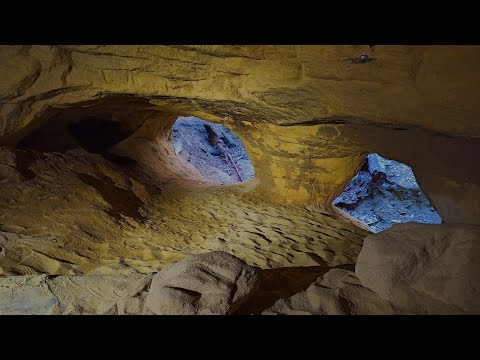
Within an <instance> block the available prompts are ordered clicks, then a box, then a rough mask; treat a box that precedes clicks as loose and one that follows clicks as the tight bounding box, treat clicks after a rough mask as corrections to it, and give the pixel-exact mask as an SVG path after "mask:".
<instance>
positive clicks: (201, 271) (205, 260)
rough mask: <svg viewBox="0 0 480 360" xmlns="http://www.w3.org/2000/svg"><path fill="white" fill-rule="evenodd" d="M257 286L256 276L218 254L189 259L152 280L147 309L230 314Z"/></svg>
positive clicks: (242, 264) (236, 261) (233, 259)
mask: <svg viewBox="0 0 480 360" xmlns="http://www.w3.org/2000/svg"><path fill="white" fill-rule="evenodd" d="M257 287H258V273H257V270H255V269H254V268H253V267H251V266H248V265H247V264H246V263H245V262H243V261H242V260H240V259H237V258H236V257H234V256H232V255H229V254H227V253H225V252H222V251H212V252H210V253H206V254H201V255H194V256H189V257H188V258H185V259H183V260H181V261H179V262H177V263H175V264H173V265H171V266H169V267H167V268H165V269H163V270H162V271H160V272H159V273H158V274H157V275H155V277H154V278H153V280H152V283H151V285H150V290H149V292H148V295H147V299H146V301H147V307H148V308H149V309H150V310H151V311H152V312H154V313H155V314H157V315H226V314H232V313H233V312H235V310H237V309H238V308H239V306H240V305H241V304H242V303H243V302H245V301H246V300H247V299H248V297H250V296H251V295H252V294H253V293H254V292H255V291H256V289H257Z"/></svg>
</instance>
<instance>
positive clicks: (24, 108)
mask: <svg viewBox="0 0 480 360" xmlns="http://www.w3.org/2000/svg"><path fill="white" fill-rule="evenodd" d="M361 54H368V55H369V57H370V59H371V61H369V62H367V63H357V62H356V61H354V59H356V58H358V57H359V55H361ZM479 61H480V47H479V46H376V47H375V50H374V51H373V50H372V49H371V48H370V47H368V46H98V45H97V46H2V47H0V76H1V78H2V82H1V83H0V96H1V104H0V135H2V136H1V137H0V143H1V144H3V145H15V144H17V143H18V142H19V141H20V140H21V139H22V138H23V137H25V136H26V135H28V134H30V133H31V132H32V131H33V129H36V128H39V127H41V126H44V125H45V122H48V121H49V119H50V118H52V116H51V115H49V114H50V113H52V112H60V111H64V110H65V109H68V108H70V107H74V106H78V104H81V103H84V102H88V101H92V100H101V99H104V98H111V97H118V96H120V97H122V96H123V97H128V98H130V97H139V98H142V99H146V101H147V102H148V106H150V105H151V106H152V108H157V110H159V111H161V112H162V113H164V114H172V115H171V116H170V115H164V116H163V115H162V116H159V117H156V116H154V117H151V118H149V119H143V127H140V128H138V127H137V128H136V129H137V130H136V131H137V132H138V133H136V134H134V135H133V136H132V139H129V140H128V139H127V140H125V142H124V143H123V144H119V145H118V146H117V151H119V152H120V153H122V154H124V155H128V156H131V157H133V158H135V159H136V160H137V161H144V163H151V160H148V159H147V158H148V157H146V155H145V153H146V152H145V151H143V150H142V149H145V147H144V146H146V145H145V142H148V144H149V145H148V146H150V147H152V144H153V143H154V142H157V143H156V144H155V145H154V146H153V150H152V152H149V153H151V154H154V153H155V152H157V154H163V155H165V156H170V155H168V154H167V153H168V150H161V151H160V150H158V149H161V148H164V149H167V148H168V145H166V144H167V142H168V136H167V134H168V129H169V127H171V123H172V118H173V117H174V115H175V116H176V115H194V116H197V117H200V118H203V119H205V120H209V121H215V122H221V123H223V124H225V125H227V126H228V127H230V128H231V129H232V130H234V131H235V132H236V133H237V134H238V135H239V136H240V137H241V138H242V140H243V142H244V143H245V145H246V148H247V151H248V153H249V156H250V158H251V160H252V162H253V164H254V166H255V170H256V174H257V180H256V181H257V183H258V185H257V189H256V191H257V192H258V193H259V195H261V196H262V197H265V198H268V199H270V200H271V201H273V202H281V203H289V204H300V205H304V204H306V203H312V202H313V203H316V204H319V205H322V206H324V207H328V206H329V204H330V202H331V200H333V199H334V198H335V196H336V195H337V194H339V193H340V192H341V191H342V189H343V188H344V187H345V186H346V184H347V183H348V182H349V181H350V179H351V178H352V177H353V176H354V175H355V173H356V171H357V169H358V168H359V166H360V165H361V163H362V161H363V158H364V156H365V155H366V154H367V153H368V152H377V153H379V154H381V155H382V156H386V157H388V158H391V159H395V160H399V161H402V162H404V163H406V164H408V165H409V166H411V167H412V168H413V170H414V173H415V175H416V177H417V180H418V182H419V184H420V186H421V187H422V189H423V191H424V192H425V194H426V195H427V196H428V197H429V198H430V200H431V202H432V204H433V205H434V206H435V207H436V209H437V211H438V212H439V214H440V215H441V216H442V218H443V219H444V220H445V221H447V222H467V223H475V224H478V223H480V205H479V201H478V199H479V198H480V170H479V168H478V166H477V163H478V162H477V161H476V156H475V155H474V154H478V153H479V150H480V144H479V140H478V139H479V137H480V121H478V118H477V117H478V115H479V111H480V104H479V103H478V101H477V93H478V90H479V87H480V81H479V80H480V70H479V69H478V63H479ZM145 106H147V105H145ZM151 111H155V110H151ZM162 119H163V120H162ZM125 121H127V120H125ZM159 123H161V124H162V125H159ZM158 129H163V130H158ZM159 132H160V133H162V134H164V135H162V136H161V137H159V139H160V138H161V139H166V140H158V141H157V140H155V139H153V138H155V136H153V135H154V134H157V135H158V134H159ZM149 136H150V138H149ZM126 144H128V145H126ZM158 151H160V153H158ZM151 156H154V155H151ZM142 159H143V160H142ZM166 163H168V161H167V162H166Z"/></svg>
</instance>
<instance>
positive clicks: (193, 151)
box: [172, 116, 255, 184]
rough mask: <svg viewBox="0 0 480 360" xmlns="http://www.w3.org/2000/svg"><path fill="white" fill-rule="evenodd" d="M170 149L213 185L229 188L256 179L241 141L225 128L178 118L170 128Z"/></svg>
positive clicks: (187, 118) (201, 121)
mask: <svg viewBox="0 0 480 360" xmlns="http://www.w3.org/2000/svg"><path fill="white" fill-rule="evenodd" d="M172 146H173V150H174V152H175V155H176V156H178V157H179V158H181V159H183V160H185V161H188V162H189V163H190V164H192V165H193V166H194V167H195V168H196V169H197V170H198V172H200V173H201V174H202V176H203V177H205V178H206V179H208V180H210V181H212V182H215V183H219V184H232V183H240V182H243V181H246V180H249V179H251V178H253V177H255V170H254V168H253V164H252V162H251V161H250V158H249V156H248V154H247V151H246V149H245V147H244V145H243V143H242V140H240V138H239V137H238V136H237V135H235V134H234V133H233V132H232V131H231V130H230V129H228V128H227V127H226V126H224V125H221V124H215V123H211V122H208V121H205V120H202V119H199V118H197V117H194V116H189V117H183V116H180V117H178V119H177V120H176V121H175V123H174V125H173V128H172Z"/></svg>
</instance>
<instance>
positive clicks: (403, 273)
mask: <svg viewBox="0 0 480 360" xmlns="http://www.w3.org/2000/svg"><path fill="white" fill-rule="evenodd" d="M355 273H356V275H357V277H358V278H359V279H360V280H361V282H362V284H363V285H364V286H366V287H368V288H370V289H371V290H373V291H375V292H376V293H378V294H379V295H380V296H381V297H382V298H383V299H386V300H389V301H391V302H392V303H394V304H395V306H396V307H397V306H398V307H400V308H402V309H404V310H405V311H407V312H410V313H417V314H456V313H476V314H478V313H480V226H475V225H461V224H448V225H447V224H442V225H424V224H413V223H409V224H399V225H394V226H393V227H392V228H391V229H390V230H387V231H385V232H382V233H379V234H374V235H370V236H368V237H367V238H366V239H365V241H364V245H363V248H362V251H361V252H360V255H359V257H358V261H357V265H356V268H355Z"/></svg>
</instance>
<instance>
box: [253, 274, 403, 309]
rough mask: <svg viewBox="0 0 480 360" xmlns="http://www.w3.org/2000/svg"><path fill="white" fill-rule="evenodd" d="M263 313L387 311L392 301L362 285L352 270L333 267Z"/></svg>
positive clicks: (390, 307)
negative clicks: (300, 290) (313, 281)
mask: <svg viewBox="0 0 480 360" xmlns="http://www.w3.org/2000/svg"><path fill="white" fill-rule="evenodd" d="M262 314H264V315H275V314H282V315H370V314H372V315H387V314H394V309H393V307H392V305H391V304H390V303H389V302H388V301H385V300H383V299H381V298H380V297H379V296H378V295H377V294H375V293H374V292H373V291H371V290H370V289H367V288H365V287H363V286H362V285H361V283H360V281H359V280H358V279H357V278H356V277H355V274H354V273H353V272H351V271H348V270H343V269H333V270H330V271H329V272H328V273H326V274H325V275H324V276H323V277H319V278H318V279H317V281H316V282H315V283H313V284H312V285H310V287H309V288H308V289H307V290H305V291H302V292H300V293H298V294H295V295H293V296H292V297H290V298H288V299H280V300H278V301H277V302H276V303H275V304H274V305H273V306H272V307H271V308H269V309H267V310H265V311H264V312H263V313H262Z"/></svg>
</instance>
